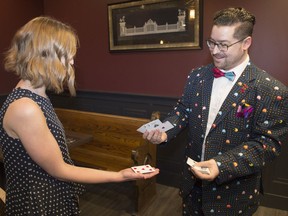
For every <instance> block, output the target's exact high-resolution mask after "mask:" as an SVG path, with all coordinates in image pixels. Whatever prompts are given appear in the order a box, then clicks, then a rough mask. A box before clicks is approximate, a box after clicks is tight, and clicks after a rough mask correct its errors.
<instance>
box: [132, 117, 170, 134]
mask: <svg viewBox="0 0 288 216" xmlns="http://www.w3.org/2000/svg"><path fill="white" fill-rule="evenodd" d="M173 127H174V126H173V125H172V124H171V123H170V122H169V121H166V122H164V123H162V122H161V121H160V120H159V119H156V120H153V121H151V122H148V123H147V124H144V125H142V126H141V127H140V128H138V129H137V131H138V132H141V133H145V132H146V131H148V132H149V131H151V130H160V131H161V132H165V131H168V130H170V129H171V128H173Z"/></svg>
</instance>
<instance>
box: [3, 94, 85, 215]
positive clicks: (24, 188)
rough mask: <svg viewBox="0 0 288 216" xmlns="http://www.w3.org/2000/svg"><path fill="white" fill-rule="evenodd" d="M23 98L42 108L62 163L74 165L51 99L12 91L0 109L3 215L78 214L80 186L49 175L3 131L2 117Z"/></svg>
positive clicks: (19, 143)
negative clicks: (4, 183) (58, 149)
mask: <svg viewBox="0 0 288 216" xmlns="http://www.w3.org/2000/svg"><path fill="white" fill-rule="evenodd" d="M23 97H26V98H30V99H31V100H33V101H34V102H36V103H37V104H38V105H39V107H40V108H41V109H42V111H43V113H44V115H45V117H46V122H47V125H48V127H49V129H50V131H51V133H52V134H53V135H54V137H55V139H56V140H57V142H58V145H59V147H60V150H61V152H62V155H63V159H64V161H65V162H66V163H68V164H73V162H72V160H71V159H70V156H69V153H68V148H67V145H66V138H65V133H64V129H63V126H62V124H61V123H60V121H59V119H58V117H57V115H56V114H55V111H54V108H53V106H52V104H51V102H50V100H49V99H47V98H44V97H41V96H39V95H37V94H35V93H33V92H31V91H29V90H26V89H21V88H17V89H14V90H13V91H12V92H11V94H9V95H8V97H7V99H6V101H5V102H4V104H3V106H2V108H1V110H0V146H1V148H2V151H3V157H4V167H5V175H6V193H7V198H6V215H13V216H17V215H19V216H20V215H23V216H24V215H25V216H27V215H37V216H38V215H39V216H40V215H41V216H44V215H45V216H46V215H51V216H52V215H53V216H58V215H69V216H71V215H79V212H80V210H79V205H78V195H79V194H81V193H82V192H83V186H82V185H80V184H76V183H72V182H64V181H60V180H57V179H55V178H54V177H52V176H50V175H49V174H48V173H46V172H45V171H44V170H43V169H42V168H41V167H40V166H38V165H37V164H36V163H35V162H34V161H33V160H32V159H31V158H30V156H29V155H28V154H27V152H26V151H25V149H24V147H23V145H22V143H21V141H20V140H19V139H13V138H11V137H9V136H8V135H7V133H6V132H5V131H4V129H3V117H4V115H5V112H6V110H7V108H8V106H9V104H11V103H12V102H13V101H15V100H17V99H20V98H23ZM39 147H40V148H41V140H39ZM51 157H53V155H51Z"/></svg>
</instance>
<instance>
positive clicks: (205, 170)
mask: <svg viewBox="0 0 288 216" xmlns="http://www.w3.org/2000/svg"><path fill="white" fill-rule="evenodd" d="M186 163H187V164H188V165H190V166H191V167H193V168H195V169H197V170H199V171H200V172H201V173H203V174H207V175H210V170H209V168H207V167H199V166H197V165H196V164H197V162H196V161H194V160H192V159H191V158H189V157H188V158H187V161H186Z"/></svg>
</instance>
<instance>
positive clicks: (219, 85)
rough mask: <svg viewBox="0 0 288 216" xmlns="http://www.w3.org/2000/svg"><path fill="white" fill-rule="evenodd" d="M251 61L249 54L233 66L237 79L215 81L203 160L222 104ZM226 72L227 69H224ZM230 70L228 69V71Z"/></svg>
mask: <svg viewBox="0 0 288 216" xmlns="http://www.w3.org/2000/svg"><path fill="white" fill-rule="evenodd" d="M248 62H249V55H248V56H247V58H246V59H245V61H243V62H242V63H241V64H240V65H238V66H236V67H235V68H232V69H231V70H229V71H233V72H234V73H235V79H234V80H233V81H232V82H231V81H230V80H228V79H227V78H226V77H224V76H223V77H219V78H215V79H214V81H213V86H212V92H211V100H210V108H209V115H208V122H207V126H206V133H205V138H204V143H203V147H202V155H201V161H203V160H204V153H205V142H206V137H207V135H208V133H209V131H210V129H211V126H212V124H213V122H214V120H215V118H216V116H217V113H218V112H219V109H220V107H221V106H222V104H223V102H224V100H225V99H226V97H227V95H228V94H229V92H230V91H231V89H232V87H233V86H234V84H235V83H236V82H237V80H238V78H239V77H240V76H241V74H242V73H243V71H244V69H245V68H246V66H247V64H248ZM223 72H224V73H225V71H223ZM226 72H228V71H226Z"/></svg>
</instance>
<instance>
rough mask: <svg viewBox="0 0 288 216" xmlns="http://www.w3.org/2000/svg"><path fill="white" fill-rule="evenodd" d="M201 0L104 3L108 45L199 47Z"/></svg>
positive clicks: (115, 47)
mask: <svg viewBox="0 0 288 216" xmlns="http://www.w3.org/2000/svg"><path fill="white" fill-rule="evenodd" d="M201 17H202V0H141V1H132V2H131V1H130V2H123V3H118V4H109V5H108V21H109V49H110V51H111V52H113V51H115V52H117V51H132V50H133V51H141V50H142V51H152V50H155V51H156V50H180V49H201V48H202V40H201V36H202V32H201V31H202V26H201V24H202V22H201V20H202V19H201Z"/></svg>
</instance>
